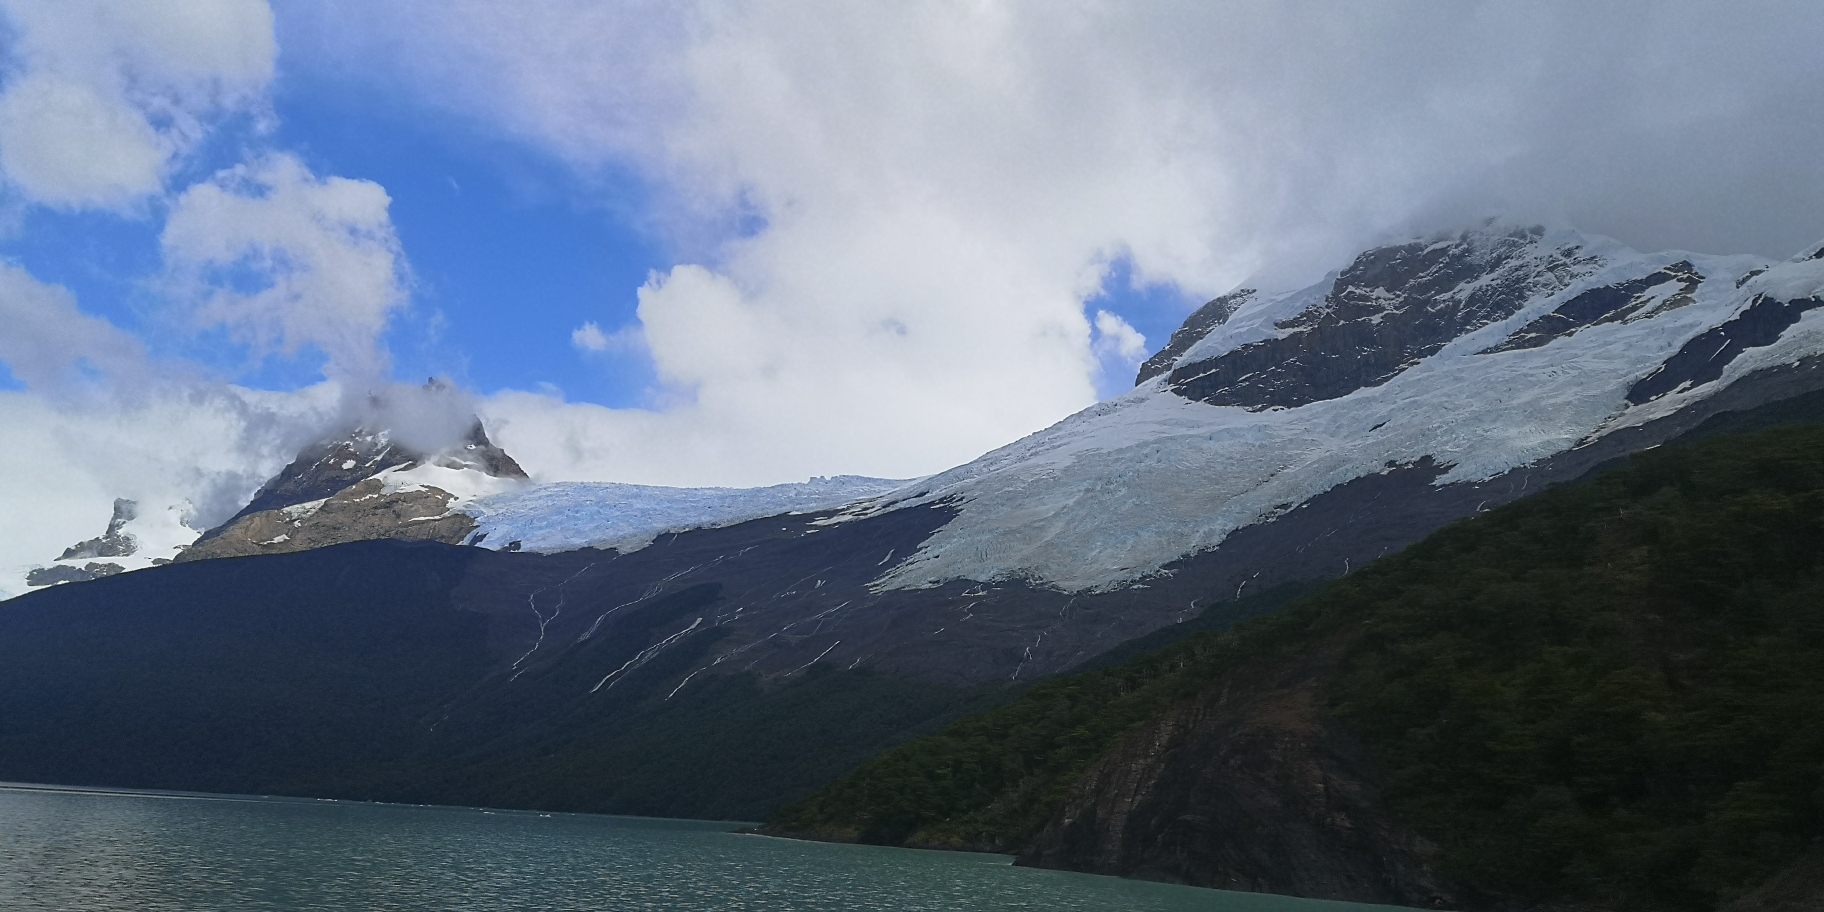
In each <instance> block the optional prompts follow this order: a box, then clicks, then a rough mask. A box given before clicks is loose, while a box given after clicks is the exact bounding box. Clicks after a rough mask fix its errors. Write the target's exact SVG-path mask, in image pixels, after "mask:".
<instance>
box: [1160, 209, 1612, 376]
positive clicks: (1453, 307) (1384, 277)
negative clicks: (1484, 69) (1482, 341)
mask: <svg viewBox="0 0 1824 912" xmlns="http://www.w3.org/2000/svg"><path fill="white" fill-rule="evenodd" d="M1543 234H1544V232H1543V231H1542V230H1541V229H1538V228H1530V229H1520V230H1515V231H1511V232H1508V233H1505V234H1489V233H1482V232H1463V233H1462V234H1460V235H1458V236H1457V237H1455V238H1454V239H1451V240H1447V241H1443V242H1435V243H1432V242H1426V241H1419V242H1414V243H1410V244H1401V245H1396V246H1391V247H1381V248H1377V249H1374V250H1370V251H1368V252H1366V253H1363V254H1362V255H1361V256H1359V257H1357V258H1356V259H1355V262H1353V263H1351V264H1350V265H1349V268H1347V269H1345V270H1343V272H1342V273H1341V274H1340V275H1338V276H1337V279H1336V283H1335V285H1334V286H1333V287H1332V288H1331V291H1330V293H1329V294H1328V295H1326V296H1325V298H1324V300H1323V303H1321V304H1319V305H1317V306H1316V307H1312V308H1310V309H1308V310H1306V311H1304V312H1302V313H1299V314H1297V315H1295V316H1293V317H1291V318H1290V319H1287V320H1283V321H1281V322H1280V323H1278V324H1277V326H1278V329H1279V330H1281V332H1282V333H1283V334H1282V335H1278V336H1275V337H1273V338H1268V339H1263V340H1260V341H1258V342H1253V343H1249V344H1246V345H1242V346H1240V347H1238V348H1235V349H1232V350H1230V351H1226V352H1223V353H1222V354H1220V355H1218V356H1216V357H1214V358H1209V359H1206V360H1201V361H1196V362H1192V363H1188V364H1183V365H1180V366H1179V367H1177V368H1175V369H1173V370H1172V372H1171V387H1172V389H1173V390H1174V391H1175V392H1177V393H1178V394H1179V395H1181V396H1183V397H1185V398H1186V399H1194V400H1197V401H1199V402H1207V403H1209V404H1211V405H1238V406H1242V407H1243V408H1247V409H1250V410H1260V409H1266V408H1274V407H1279V408H1295V407H1297V406H1300V405H1305V404H1306V403H1310V402H1319V401H1323V400H1327V399H1336V398H1338V397H1341V396H1346V395H1348V394H1349V393H1352V392H1355V391H1356V390H1359V389H1363V388H1366V387H1371V386H1379V385H1380V384H1382V383H1385V382H1387V380H1388V379H1390V378H1392V377H1393V376H1395V375H1397V374H1399V373H1400V372H1401V371H1403V370H1405V369H1407V368H1408V367H1411V366H1412V365H1414V364H1417V363H1418V362H1419V361H1422V360H1424V359H1425V358H1427V357H1429V356H1430V355H1433V354H1435V353H1437V352H1438V350H1440V349H1442V348H1443V347H1444V346H1445V345H1447V344H1449V343H1450V342H1451V341H1453V340H1455V339H1456V338H1458V337H1459V336H1462V335H1463V334H1465V333H1467V332H1470V331H1473V330H1475V329H1478V328H1481V327H1483V326H1487V325H1488V324H1490V323H1494V322H1496V321H1498V320H1502V319H1505V318H1507V317H1509V316H1512V315H1513V314H1514V313H1515V312H1517V311H1518V310H1520V309H1521V308H1522V307H1524V306H1525V305H1526V304H1527V303H1528V302H1530V301H1533V300H1536V299H1538V298H1540V297H1542V296H1545V295H1550V294H1552V293H1554V292H1557V291H1559V290H1560V289H1563V288H1565V287H1567V286H1568V285H1570V283H1571V282H1573V281H1575V280H1576V279H1578V278H1581V277H1582V276H1585V275H1588V274H1589V273H1591V272H1593V271H1594V270H1595V268H1596V267H1597V266H1598V265H1600V262H1599V261H1598V260H1596V259H1595V258H1592V257H1588V256H1586V255H1584V254H1583V251H1582V250H1581V248H1578V247H1575V246H1572V247H1565V248H1560V249H1550V250H1543V251H1541V250H1537V249H1536V247H1535V245H1536V243H1537V242H1538V241H1539V239H1540V238H1541V236H1542V235H1543ZM1218 300H1221V299H1220V298H1219V299H1218ZM1212 303H1213V302H1212ZM1189 328H1190V327H1188V326H1187V327H1186V329H1187V330H1188V329H1189ZM1206 333H1207V330H1204V331H1203V333H1200V334H1199V335H1202V334H1206ZM1189 347H1190V346H1189V344H1187V345H1186V346H1185V348H1186V349H1187V350H1188V349H1189ZM1161 354H1163V352H1162V353H1161ZM1174 357H1175V356H1174ZM1167 363H1169V361H1168V362H1167ZM1163 369H1164V365H1158V366H1156V368H1155V371H1154V373H1159V372H1162V371H1163ZM1146 376H1147V374H1146V373H1145V372H1144V371H1142V375H1141V379H1142V380H1144V379H1145V378H1146Z"/></svg>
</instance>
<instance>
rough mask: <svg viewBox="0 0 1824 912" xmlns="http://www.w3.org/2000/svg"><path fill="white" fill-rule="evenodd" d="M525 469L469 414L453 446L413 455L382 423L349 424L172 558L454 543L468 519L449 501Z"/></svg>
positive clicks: (504, 486) (508, 484) (510, 483)
mask: <svg viewBox="0 0 1824 912" xmlns="http://www.w3.org/2000/svg"><path fill="white" fill-rule="evenodd" d="M526 480H527V479H526V473H525V470H523V469H521V468H520V467H519V463H517V462H514V461H513V457H511V456H508V455H507V454H506V453H505V452H504V451H502V450H501V449H500V448H499V447H496V446H494V444H493V443H492V442H490V441H489V440H488V433H487V431H486V430H485V429H484V428H483V427H482V425H481V422H480V421H479V420H477V421H476V422H475V423H474V425H473V426H472V427H471V428H470V429H469V432H468V433H467V434H466V435H464V437H463V438H462V440H461V441H460V442H458V443H457V444H456V445H454V446H451V447H447V448H444V449H442V450H440V451H438V452H435V453H421V452H417V451H415V450H413V449H411V448H409V447H406V446H404V445H402V444H400V443H398V442H396V441H394V440H393V439H392V435H391V434H390V433H389V432H388V431H386V430H383V429H382V430H371V429H368V428H356V429H355V430H353V431H351V432H349V433H347V434H346V435H344V436H341V437H338V438H333V439H330V440H325V441H322V442H319V443H317V444H314V445H312V446H309V447H306V448H305V449H304V451H303V452H302V453H300V454H298V458H297V459H295V460H293V461H292V463H291V464H290V465H288V466H286V467H285V468H284V469H283V470H282V471H280V472H279V474H278V475H276V476H274V477H273V478H272V480H270V481H268V482H267V483H266V484H265V485H263V486H261V488H260V489H259V490H258V491H257V492H255V493H254V495H253V499H252V500H251V501H249V502H248V504H247V506H245V507H243V508H241V511H240V512H239V513H236V514H235V515H234V516H232V517H230V518H229V519H228V521H227V522H225V523H223V524H221V525H220V526H217V527H215V528H213V529H210V530H208V531H207V532H204V533H203V534H202V535H201V536H200V537H199V538H198V539H197V540H196V542H195V543H194V544H192V545H190V546H189V547H188V548H186V549H184V551H183V552H182V553H181V554H179V555H178V557H177V559H178V560H180V561H193V560H206V559H209V558H217V557H243V556H246V555H250V554H283V553H288V552H292V551H305V550H309V549H311V548H322V547H326V546H329V545H338V544H342V543H345V542H351V541H371V540H375V539H399V540H407V541H439V542H446V543H448V544H460V543H461V542H462V541H463V540H464V539H466V538H468V536H469V534H470V533H472V532H473V531H474V530H475V521H474V520H473V519H472V518H470V517H469V516H467V515H466V514H464V513H461V512H459V511H457V510H455V509H453V507H455V506H456V505H457V504H458V503H459V502H462V501H466V500H469V499H472V498H473V497H475V496H476V495H477V494H481V493H488V492H494V491H502V490H511V489H512V488H514V487H517V485H516V484H515V483H516V482H525V481H526Z"/></svg>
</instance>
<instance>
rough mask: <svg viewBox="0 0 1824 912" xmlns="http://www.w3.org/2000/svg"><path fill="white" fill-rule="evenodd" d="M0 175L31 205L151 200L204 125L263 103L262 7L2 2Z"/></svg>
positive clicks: (267, 39) (268, 25)
mask: <svg viewBox="0 0 1824 912" xmlns="http://www.w3.org/2000/svg"><path fill="white" fill-rule="evenodd" d="M0 16H3V17H4V23H5V25H7V26H10V27H11V31H12V32H13V34H12V36H11V37H12V43H11V47H10V48H9V51H10V53H9V54H8V63H9V64H10V65H9V66H7V67H6V70H5V72H4V73H0V80H3V81H0V172H3V173H4V175H5V177H6V179H7V180H8V181H9V182H10V183H11V184H12V185H13V186H14V187H16V188H17V189H18V190H20V191H22V192H23V193H24V194H25V195H26V196H27V197H28V198H30V199H32V200H34V201H37V202H40V203H43V204H46V205H50V206H56V207H60V208H69V209H81V208H101V209H123V208H126V207H130V206H132V205H133V204H135V203H137V202H138V201H140V200H142V199H143V198H144V197H146V196H148V195H150V194H155V193H158V192H159V191H160V190H162V188H163V181H164V179H165V177H166V175H167V174H168V173H169V171H170V170H171V168H172V166H173V165H174V163H176V162H177V161H179V160H181V159H182V157H183V156H184V155H185V154H186V153H188V152H190V151H191V150H192V149H193V148H195V146H196V145H197V143H199V142H200V141H201V140H202V139H203V137H204V136H205V135H206V133H207V128H208V124H209V122H210V121H211V120H213V119H216V118H219V117H220V116H222V115H224V114H227V113H232V112H235V111H240V110H249V109H253V110H257V109H259V108H261V107H263V105H264V94H263V93H264V90H265V88H266V86H267V84H268V83H269V82H270V81H271V79H272V72H273V60H274V56H275V54H276V46H275V44H274V41H273V34H272V11H271V9H270V8H269V7H267V5H266V3H265V2H264V0H172V2H161V3H109V2H102V0H59V2H55V3H47V2H34V0H5V2H0Z"/></svg>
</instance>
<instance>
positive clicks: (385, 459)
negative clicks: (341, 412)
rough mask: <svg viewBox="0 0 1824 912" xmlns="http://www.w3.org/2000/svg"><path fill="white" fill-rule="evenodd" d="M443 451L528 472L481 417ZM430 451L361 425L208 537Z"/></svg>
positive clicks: (484, 466) (310, 455) (304, 455)
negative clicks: (499, 443)
mask: <svg viewBox="0 0 1824 912" xmlns="http://www.w3.org/2000/svg"><path fill="white" fill-rule="evenodd" d="M438 455H439V456H441V457H443V458H445V459H447V460H451V461H453V462H454V463H455V464H456V465H459V466H468V467H472V468H476V469H479V470H481V471H482V472H484V473H486V474H488V475H493V476H495V477H498V478H525V477H526V472H525V470H524V469H521V468H520V467H519V463H517V462H514V461H513V457H511V456H508V455H507V454H506V452H505V451H503V450H501V449H500V448H499V447H497V446H495V445H494V444H493V443H492V442H491V441H489V440H488V432H487V431H486V430H485V429H483V428H482V426H481V422H480V421H477V422H475V426H474V427H473V428H471V429H470V430H469V434H468V437H467V439H466V440H464V442H463V444H462V445H461V446H460V447H459V448H457V449H455V450H452V451H450V452H447V453H442V454H438ZM428 456H429V454H425V453H417V452H413V451H412V450H410V449H407V448H405V447H402V446H400V445H399V444H397V443H395V442H394V441H393V440H392V439H391V437H390V435H388V434H387V433H386V432H384V431H369V430H366V429H360V428H358V429H356V430H354V431H352V432H350V433H349V434H348V436H346V437H344V438H341V439H337V440H326V441H323V442H321V443H316V444H312V445H311V446H309V447H306V448H305V449H304V451H303V452H301V453H299V454H298V458H297V459H295V460H292V463H291V464H290V465H288V466H286V467H285V468H284V469H282V470H281V471H280V472H279V474H277V475H275V476H273V478H272V480H271V481H268V482H266V484H265V485H263V486H261V488H260V490H259V491H257V492H255V493H254V495H253V499H252V500H250V501H248V502H247V506H246V507H243V508H242V509H241V512H239V513H236V514H235V515H234V516H233V517H231V518H230V519H229V520H228V521H227V522H225V523H223V524H222V525H220V526H218V527H216V528H215V529H212V530H210V531H209V532H205V533H204V534H203V538H205V539H207V538H211V537H213V536H215V535H218V534H220V533H221V532H222V531H224V530H226V529H228V528H229V527H230V526H233V525H234V524H235V523H236V522H237V521H239V520H240V519H241V518H242V517H244V516H251V515H253V514H255V513H263V512H266V511H268V510H277V509H280V508H283V507H291V506H296V505H298V504H303V503H310V502H312V501H317V500H323V499H324V498H327V497H332V496H334V495H335V494H336V493H337V492H340V491H342V490H344V489H345V488H348V487H349V486H351V485H354V484H356V483H358V482H361V481H363V480H365V479H368V478H372V477H373V476H375V475H377V474H379V473H381V472H384V471H386V470H387V469H394V468H401V467H404V466H409V465H412V464H413V463H418V462H422V461H424V460H425V459H426V458H427V457H428Z"/></svg>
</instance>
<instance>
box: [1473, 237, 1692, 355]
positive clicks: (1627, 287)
mask: <svg viewBox="0 0 1824 912" xmlns="http://www.w3.org/2000/svg"><path fill="white" fill-rule="evenodd" d="M1703 281H1704V277H1703V275H1702V274H1700V273H1699V272H1698V271H1697V268H1696V267H1694V266H1692V265H1691V261H1690V260H1680V261H1678V262H1676V263H1673V264H1672V265H1670V266H1667V267H1665V268H1664V269H1657V270H1654V271H1653V272H1651V273H1648V274H1647V275H1644V276H1642V277H1640V278H1638V279H1631V280H1629V281H1626V282H1618V283H1616V284H1614V285H1604V286H1602V287H1600V288H1592V289H1590V290H1589V291H1585V292H1582V293H1581V294H1578V295H1577V296H1576V297H1573V298H1571V299H1570V300H1569V301H1566V302H1564V303H1563V304H1561V305H1559V306H1558V308H1557V309H1556V310H1553V311H1552V312H1551V313H1548V314H1546V315H1545V316H1542V317H1539V318H1538V319H1536V320H1534V321H1533V322H1531V323H1528V324H1526V325H1525V326H1523V327H1521V329H1520V331H1519V332H1516V333H1514V334H1513V335H1511V336H1508V337H1507V338H1506V339H1503V340H1502V341H1501V344H1499V345H1495V346H1492V347H1490V348H1488V349H1487V350H1485V351H1483V352H1482V354H1485V355H1492V354H1496V353H1499V352H1504V351H1518V350H1520V349H1523V348H1538V347H1540V346H1542V345H1545V344H1547V343H1549V342H1551V341H1552V340H1554V339H1562V338H1564V337H1566V336H1569V335H1571V334H1572V333H1574V332H1576V331H1578V330H1580V329H1584V328H1587V327H1591V326H1601V325H1603V324H1604V323H1631V322H1633V321H1635V320H1641V319H1645V318H1647V317H1650V316H1652V315H1653V314H1656V313H1664V312H1666V311H1668V310H1673V309H1676V308H1679V307H1684V306H1685V305H1687V304H1690V303H1691V302H1692V296H1691V293H1692V292H1693V291H1695V290H1696V289H1697V286H1699V285H1701V284H1703Z"/></svg>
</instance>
